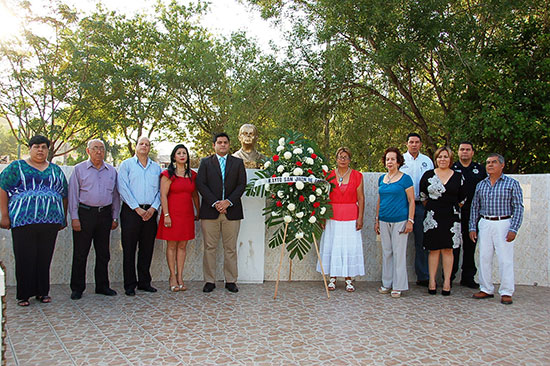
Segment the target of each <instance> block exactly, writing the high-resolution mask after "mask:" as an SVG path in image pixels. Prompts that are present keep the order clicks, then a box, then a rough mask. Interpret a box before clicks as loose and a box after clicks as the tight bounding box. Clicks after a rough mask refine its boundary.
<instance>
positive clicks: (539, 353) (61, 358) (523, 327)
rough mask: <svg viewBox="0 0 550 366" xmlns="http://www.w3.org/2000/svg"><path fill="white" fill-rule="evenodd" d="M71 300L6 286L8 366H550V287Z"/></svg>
mask: <svg viewBox="0 0 550 366" xmlns="http://www.w3.org/2000/svg"><path fill="white" fill-rule="evenodd" d="M154 285H155V286H157V287H158V288H159V292H158V293H155V294H150V293H144V292H138V294H137V296H135V297H127V296H125V295H124V294H122V295H120V293H121V292H122V291H121V290H122V289H121V284H115V285H114V288H115V289H116V290H118V291H119V295H118V296H115V297H106V296H102V295H96V294H93V286H89V287H91V288H92V291H90V289H88V292H86V293H85V294H84V297H83V298H82V299H81V300H77V301H72V300H70V299H69V293H70V292H69V288H68V286H66V285H55V286H53V287H52V291H51V295H52V297H53V302H52V303H51V304H39V303H38V302H37V301H35V300H32V301H31V306H29V307H27V308H22V307H18V306H16V303H15V299H14V293H15V289H14V288H9V289H8V295H7V298H8V310H7V337H6V348H7V349H6V358H7V364H8V365H155V366H156V365H550V306H549V300H550V288H541V287H528V286H518V288H517V289H516V294H515V296H514V304H513V305H511V306H505V305H501V304H500V302H499V299H498V296H496V297H495V298H494V299H490V300H474V299H471V298H470V296H471V294H472V293H473V290H470V289H466V288H462V287H459V286H455V288H454V289H453V294H452V296H451V297H443V296H441V295H437V296H430V295H428V294H427V293H426V289H425V288H420V287H417V286H415V285H411V287H412V288H411V290H410V291H408V293H406V295H404V296H403V297H402V298H401V299H393V298H391V297H390V296H389V295H380V294H378V292H377V291H376V289H377V286H378V285H379V284H378V283H373V282H359V283H358V284H357V291H356V292H355V293H346V292H345V291H344V290H343V289H342V288H343V286H342V283H341V282H339V283H338V285H339V288H338V289H337V290H336V291H335V292H332V293H331V299H330V300H328V299H327V298H326V295H325V291H324V288H323V285H322V283H321V282H290V283H289V282H281V284H280V287H279V296H278V298H277V299H276V300H274V299H273V293H274V288H275V284H274V283H273V282H267V283H265V284H261V285H244V284H243V285H240V292H239V293H238V294H232V293H229V292H228V291H226V290H225V289H223V284H221V283H218V284H217V286H218V288H217V289H216V290H214V292H212V293H211V294H204V293H202V292H201V289H202V283H198V282H192V283H188V284H187V286H188V287H189V290H188V291H186V292H184V293H170V292H168V289H167V287H168V285H167V283H156V284H154Z"/></svg>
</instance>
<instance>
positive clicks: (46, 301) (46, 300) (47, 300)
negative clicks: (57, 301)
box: [36, 295, 52, 304]
mask: <svg viewBox="0 0 550 366" xmlns="http://www.w3.org/2000/svg"><path fill="white" fill-rule="evenodd" d="M36 300H38V301H40V302H41V303H43V304H49V303H50V302H52V298H51V297H49V296H48V295H46V296H37V297H36Z"/></svg>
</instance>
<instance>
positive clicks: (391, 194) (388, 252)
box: [374, 147, 415, 298]
mask: <svg viewBox="0 0 550 366" xmlns="http://www.w3.org/2000/svg"><path fill="white" fill-rule="evenodd" d="M404 162H405V159H404V158H403V155H401V152H399V149H397V148H395V147H390V148H388V149H386V151H385V152H384V156H383V157H382V163H383V164H384V165H385V166H386V169H388V173H387V174H384V175H382V176H381V177H380V179H378V202H377V203H376V221H375V224H374V230H375V231H376V233H377V234H378V235H380V237H381V239H382V286H381V287H380V288H379V289H378V292H380V293H381V294H387V293H390V292H391V296H392V297H396V298H397V297H401V291H406V290H408V289H409V281H408V278H407V238H408V236H409V235H408V234H409V233H410V232H411V231H412V229H413V224H414V219H413V218H414V207H415V206H414V187H413V182H412V179H411V177H410V176H408V175H407V174H404V173H402V172H400V171H399V167H400V166H401V165H403V163H404Z"/></svg>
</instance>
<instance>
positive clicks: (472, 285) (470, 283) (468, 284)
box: [460, 281, 479, 289]
mask: <svg viewBox="0 0 550 366" xmlns="http://www.w3.org/2000/svg"><path fill="white" fill-rule="evenodd" d="M460 286H465V287H468V288H472V289H477V288H479V284H478V283H476V282H475V281H460Z"/></svg>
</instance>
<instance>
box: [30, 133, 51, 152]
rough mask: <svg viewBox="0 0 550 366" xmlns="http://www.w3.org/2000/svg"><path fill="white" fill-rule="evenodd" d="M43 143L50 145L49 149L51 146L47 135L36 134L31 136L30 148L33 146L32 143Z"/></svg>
mask: <svg viewBox="0 0 550 366" xmlns="http://www.w3.org/2000/svg"><path fill="white" fill-rule="evenodd" d="M41 144H46V145H47V146H48V149H49V148H50V140H48V138H47V137H45V136H42V135H36V136H33V137H31V139H30V140H29V148H31V147H32V145H41Z"/></svg>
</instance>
